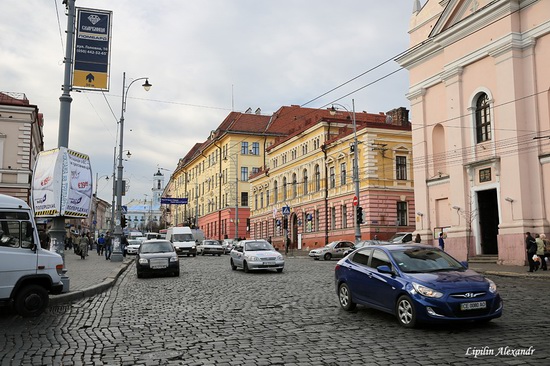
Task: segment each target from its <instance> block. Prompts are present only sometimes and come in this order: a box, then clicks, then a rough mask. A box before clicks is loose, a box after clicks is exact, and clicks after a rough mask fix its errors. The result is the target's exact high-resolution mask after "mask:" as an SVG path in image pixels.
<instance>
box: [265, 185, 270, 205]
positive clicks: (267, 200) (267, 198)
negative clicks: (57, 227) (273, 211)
mask: <svg viewBox="0 0 550 366" xmlns="http://www.w3.org/2000/svg"><path fill="white" fill-rule="evenodd" d="M265 206H266V207H269V189H268V190H266V191H265Z"/></svg>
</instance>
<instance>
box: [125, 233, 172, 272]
mask: <svg viewBox="0 0 550 366" xmlns="http://www.w3.org/2000/svg"><path fill="white" fill-rule="evenodd" d="M136 271H137V276H138V278H141V277H143V276H144V275H146V274H148V275H150V274H171V275H172V276H179V275H180V262H179V259H178V255H177V253H176V250H175V249H174V246H173V245H172V243H170V242H169V241H168V240H162V239H154V240H145V241H144V242H143V243H141V245H140V247H139V250H138V253H137V257H136Z"/></svg>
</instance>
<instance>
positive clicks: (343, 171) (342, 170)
mask: <svg viewBox="0 0 550 366" xmlns="http://www.w3.org/2000/svg"><path fill="white" fill-rule="evenodd" d="M340 182H341V184H342V185H344V184H346V163H341V164H340Z"/></svg>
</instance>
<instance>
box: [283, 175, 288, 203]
mask: <svg viewBox="0 0 550 366" xmlns="http://www.w3.org/2000/svg"><path fill="white" fill-rule="evenodd" d="M286 186H287V184H286V177H284V178H283V201H286V198H287V196H286V193H287V189H286V188H287V187H286Z"/></svg>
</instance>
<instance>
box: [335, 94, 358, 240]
mask: <svg viewBox="0 0 550 366" xmlns="http://www.w3.org/2000/svg"><path fill="white" fill-rule="evenodd" d="M334 105H337V106H339V107H341V108H343V109H344V110H345V111H346V112H348V113H349V114H350V115H351V119H352V122H353V185H354V188H355V197H354V199H353V204H354V206H355V209H354V210H353V225H354V228H355V242H356V243H358V242H359V241H361V227H360V225H359V222H358V220H357V210H358V209H359V207H360V201H359V168H358V164H359V163H358V161H357V156H358V155H357V123H356V121H355V100H353V99H352V100H351V105H352V111H351V112H350V111H349V110H348V109H347V108H346V107H344V106H343V105H341V104H338V103H333V105H332V107H331V108H330V114H331V115H333V116H334V115H335V114H336V108H334Z"/></svg>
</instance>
